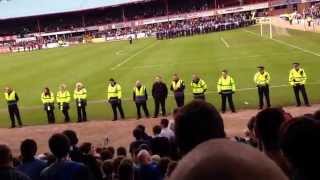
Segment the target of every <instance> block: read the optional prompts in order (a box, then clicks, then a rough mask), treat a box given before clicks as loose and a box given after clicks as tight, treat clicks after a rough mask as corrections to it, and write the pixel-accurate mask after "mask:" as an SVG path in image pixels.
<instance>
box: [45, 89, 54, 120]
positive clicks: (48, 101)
mask: <svg viewBox="0 0 320 180" xmlns="http://www.w3.org/2000/svg"><path fill="white" fill-rule="evenodd" d="M41 101H42V104H43V107H44V110H45V111H46V113H47V119H48V123H49V124H54V123H55V121H56V118H55V115H54V94H53V92H51V91H50V89H49V88H48V87H45V88H44V89H43V92H42V94H41Z"/></svg>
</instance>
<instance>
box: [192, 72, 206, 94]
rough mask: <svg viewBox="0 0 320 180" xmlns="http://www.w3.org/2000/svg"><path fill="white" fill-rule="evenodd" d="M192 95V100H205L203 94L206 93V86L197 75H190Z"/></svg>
mask: <svg viewBox="0 0 320 180" xmlns="http://www.w3.org/2000/svg"><path fill="white" fill-rule="evenodd" d="M191 88H192V94H193V98H194V99H200V100H205V99H206V97H205V92H206V91H207V89H208V88H207V84H206V82H204V80H202V79H200V78H199V77H198V76H197V75H195V74H194V75H192V82H191Z"/></svg>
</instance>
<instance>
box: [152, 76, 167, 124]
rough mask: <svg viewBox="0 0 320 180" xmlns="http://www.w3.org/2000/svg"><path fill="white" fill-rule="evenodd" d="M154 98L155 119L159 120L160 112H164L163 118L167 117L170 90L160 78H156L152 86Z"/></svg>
mask: <svg viewBox="0 0 320 180" xmlns="http://www.w3.org/2000/svg"><path fill="white" fill-rule="evenodd" d="M152 97H153V99H154V106H155V110H154V116H153V118H157V117H158V115H159V111H160V106H161V111H162V116H166V114H167V112H166V99H167V97H168V88H167V85H166V84H165V83H164V82H163V81H162V78H161V77H160V76H156V78H155V81H154V83H153V85H152Z"/></svg>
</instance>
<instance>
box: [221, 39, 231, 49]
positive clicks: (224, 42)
mask: <svg viewBox="0 0 320 180" xmlns="http://www.w3.org/2000/svg"><path fill="white" fill-rule="evenodd" d="M220 40H221V41H222V42H223V44H224V45H225V46H226V48H230V45H229V43H228V42H227V41H226V40H225V39H224V38H223V37H221V38H220Z"/></svg>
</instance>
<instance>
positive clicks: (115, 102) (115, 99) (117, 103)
mask: <svg viewBox="0 0 320 180" xmlns="http://www.w3.org/2000/svg"><path fill="white" fill-rule="evenodd" d="M121 97H122V93H121V86H120V84H118V83H117V82H116V81H115V80H114V79H113V78H111V79H110V80H109V85H108V91H107V99H108V102H109V103H110V105H111V107H112V111H113V121H116V120H118V113H117V109H118V110H119V113H120V116H121V118H122V119H124V118H125V117H124V112H123V109H122V103H121Z"/></svg>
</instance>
